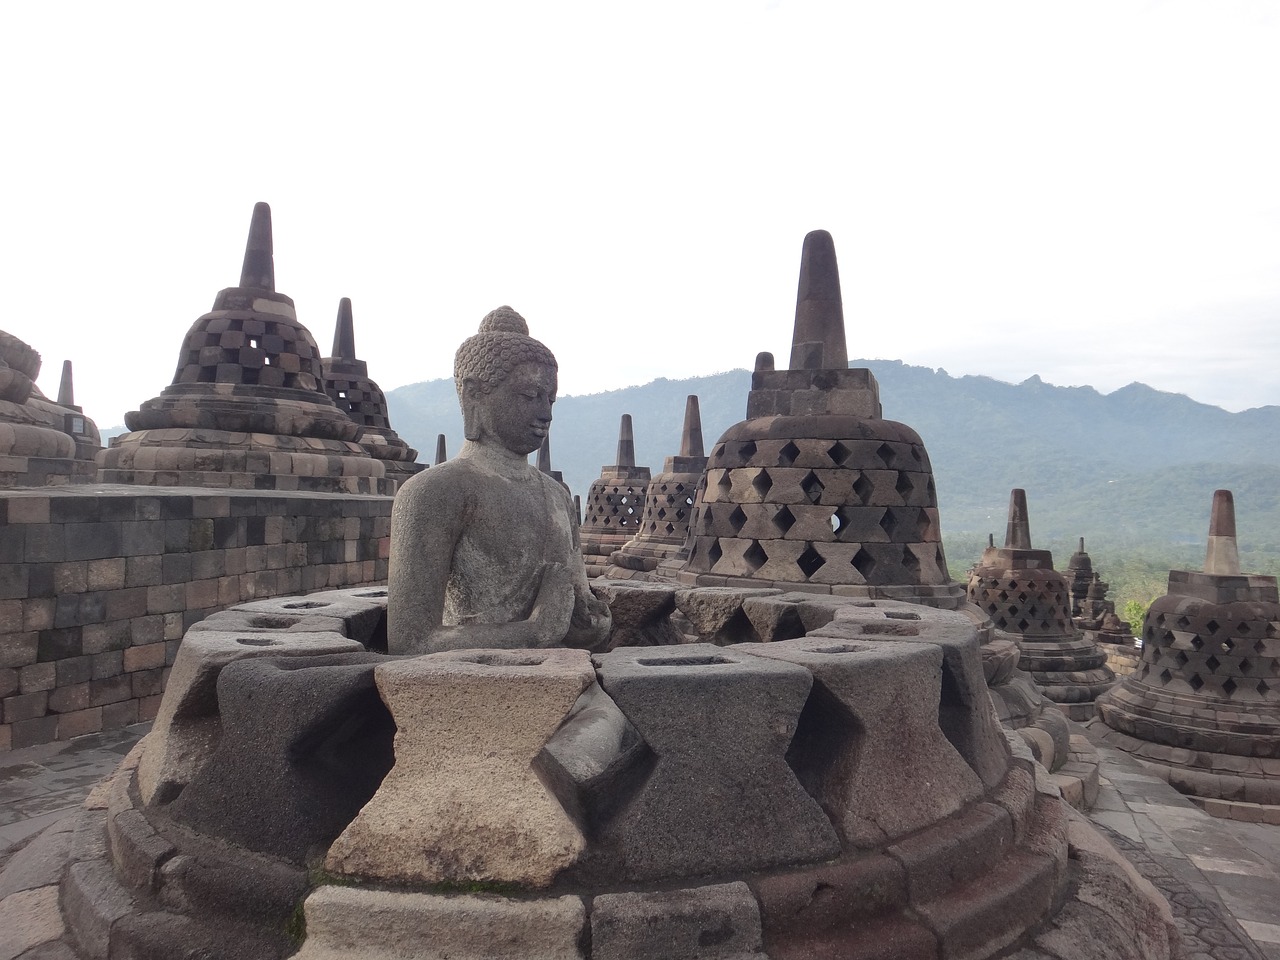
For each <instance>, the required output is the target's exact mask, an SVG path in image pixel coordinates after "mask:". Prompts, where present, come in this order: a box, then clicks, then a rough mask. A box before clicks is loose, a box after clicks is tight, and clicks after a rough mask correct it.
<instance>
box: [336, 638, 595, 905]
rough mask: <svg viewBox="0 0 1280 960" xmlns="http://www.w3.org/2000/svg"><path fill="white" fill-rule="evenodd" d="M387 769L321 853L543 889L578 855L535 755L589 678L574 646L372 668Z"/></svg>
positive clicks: (361, 872)
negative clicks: (386, 724)
mask: <svg viewBox="0 0 1280 960" xmlns="http://www.w3.org/2000/svg"><path fill="white" fill-rule="evenodd" d="M374 676H375V679H376V681H377V684H378V690H379V692H380V693H381V695H382V698H383V700H384V702H385V703H386V704H387V707H388V708H389V709H390V710H391V713H392V715H393V717H394V719H395V725H396V738H395V756H396V762H395V766H394V767H393V768H392V770H391V772H390V773H389V774H388V775H387V778H386V779H385V780H384V781H383V783H382V786H381V788H380V789H379V790H378V792H377V794H375V796H374V797H373V799H372V800H371V801H370V802H369V803H368V804H367V805H366V806H365V807H364V809H363V810H361V811H360V814H359V816H357V817H356V819H355V821H354V822H353V823H352V824H351V825H350V826H349V827H347V829H346V831H345V832H344V833H343V834H342V835H341V836H340V837H339V838H338V839H337V841H336V842H335V843H334V844H333V846H332V848H331V849H330V851H329V856H328V859H327V860H326V866H327V868H328V869H329V870H332V871H335V872H338V873H343V874H349V875H354V876H358V877H363V878H367V879H375V880H382V881H393V882H406V881H413V882H418V883H455V884H467V883H497V884H515V885H519V886H523V887H533V888H538V887H546V886H547V885H549V884H550V883H551V881H552V880H553V879H554V878H555V877H556V875H557V874H559V873H560V872H561V871H563V870H564V869H565V868H566V867H568V866H570V865H571V864H573V863H574V862H576V860H577V859H578V857H579V856H580V855H581V854H582V851H583V849H584V848H585V846H586V841H585V838H584V837H583V835H582V833H581V831H580V830H579V828H578V826H577V825H576V824H575V823H574V822H573V821H572V820H571V819H570V817H569V816H568V814H567V813H566V812H565V810H564V808H563V807H562V806H561V805H560V803H559V802H558V801H557V800H556V799H555V798H554V797H553V796H551V795H550V794H549V793H548V791H547V789H546V788H545V787H544V786H543V784H542V782H541V780H540V779H539V777H538V776H537V773H536V772H535V769H534V766H533V761H534V758H535V757H536V756H537V754H538V752H539V751H540V750H541V749H542V747H543V745H544V744H546V742H547V741H548V740H549V739H550V738H551V735H552V734H553V733H554V732H555V731H556V729H557V728H558V727H559V726H560V725H561V723H562V722H563V721H564V720H565V718H566V717H567V716H568V715H569V714H570V712H571V710H572V709H573V707H574V704H575V703H576V702H577V700H578V698H579V696H580V695H581V694H582V693H583V692H584V691H585V690H587V689H588V688H589V687H591V686H592V685H593V684H594V683H595V674H594V673H593V672H592V669H591V659H590V655H589V654H587V653H586V652H585V651H581V650H568V649H556V650H487V651H486V650H471V651H461V652H457V653H452V652H451V653H439V654H433V655H430V656H425V657H416V658H413V659H408V660H402V661H398V662H394V663H387V664H384V665H383V666H381V667H379V668H378V669H377V670H376V671H375V674H374Z"/></svg>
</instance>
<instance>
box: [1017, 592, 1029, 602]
mask: <svg viewBox="0 0 1280 960" xmlns="http://www.w3.org/2000/svg"><path fill="white" fill-rule="evenodd" d="M1027 598H1028V594H1027V591H1025V590H1023V591H1022V592H1021V593H1019V594H1018V602H1019V603H1026V602H1027Z"/></svg>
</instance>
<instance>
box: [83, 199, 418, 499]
mask: <svg viewBox="0 0 1280 960" xmlns="http://www.w3.org/2000/svg"><path fill="white" fill-rule="evenodd" d="M125 424H126V425H127V426H128V428H129V430H130V432H129V433H126V434H124V435H123V436H120V437H116V438H115V439H114V440H112V442H111V446H110V447H108V448H107V449H106V450H104V451H102V453H101V454H99V457H98V465H99V468H100V479H101V480H102V482H104V483H137V484H147V485H152V486H157V485H158V486H196V487H231V488H236V489H249V490H255V489H256V490H304V491H309V492H315V493H348V494H350V493H379V494H390V493H393V492H394V490H395V482H394V481H389V480H387V479H386V471H385V468H384V467H383V463H382V461H381V460H377V459H374V458H373V457H371V456H369V454H368V453H367V452H366V451H365V450H364V448H363V447H361V446H360V443H359V442H358V441H359V439H360V434H361V427H360V426H359V425H358V424H356V423H355V422H353V421H352V420H351V418H350V417H348V416H347V415H346V413H344V412H343V411H342V410H340V409H338V407H337V406H336V405H335V404H334V402H333V401H332V400H331V399H329V396H328V394H326V393H325V392H324V386H323V372H322V369H321V364H320V350H319V348H318V347H317V346H316V341H315V339H314V338H313V337H312V336H311V333H310V331H308V330H307V328H306V327H304V326H303V325H302V324H301V323H299V322H298V318H297V315H296V314H295V312H294V306H293V301H292V300H291V299H290V298H289V297H287V296H285V295H284V294H282V293H278V292H277V291H276V285H275V262H274V258H273V252H272V242H271V208H270V207H268V206H267V204H265V203H259V204H257V206H255V207H254V209H253V221H252V223H251V225H250V227H249V240H248V243H247V245H246V247H245V254H244V267H243V269H242V271H241V274H240V283H239V285H238V286H234V287H228V288H227V289H225V290H222V291H221V292H220V293H219V294H218V295H217V297H216V298H214V303H213V309H212V310H211V311H210V312H209V313H206V314H205V315H204V316H202V317H200V318H199V319H198V320H197V321H196V322H195V323H194V324H193V325H192V327H191V329H190V330H189V331H188V332H187V335H186V337H185V338H184V340H183V344H182V351H181V353H180V354H179V357H178V367H177V370H176V371H175V373H174V377H173V383H172V384H170V385H169V386H167V387H165V388H164V390H163V391H161V393H160V396H158V397H154V398H152V399H151V400H147V401H146V402H145V403H143V404H142V406H141V408H140V409H138V410H134V411H131V412H130V413H128V414H126V415H125Z"/></svg>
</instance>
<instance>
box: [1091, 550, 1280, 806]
mask: <svg viewBox="0 0 1280 960" xmlns="http://www.w3.org/2000/svg"><path fill="white" fill-rule="evenodd" d="M1142 641H1143V646H1142V661H1141V663H1140V664H1139V665H1138V668H1137V669H1136V670H1135V671H1134V672H1133V673H1132V674H1131V675H1130V676H1128V677H1126V678H1125V679H1124V680H1123V681H1121V683H1119V684H1117V685H1116V686H1115V687H1114V688H1113V689H1112V690H1111V691H1110V692H1109V693H1108V694H1107V695H1106V696H1104V697H1102V698H1101V699H1100V700H1099V703H1098V712H1099V716H1100V718H1101V721H1102V723H1104V724H1105V726H1101V725H1096V724H1095V729H1096V730H1099V731H1102V732H1103V733H1104V739H1105V741H1106V742H1108V743H1111V744H1113V745H1115V746H1118V747H1121V748H1122V749H1124V750H1127V751H1128V752H1130V753H1132V754H1134V755H1135V756H1136V757H1137V758H1138V759H1140V760H1142V761H1143V762H1144V763H1145V764H1146V765H1147V766H1148V767H1149V768H1151V769H1152V770H1153V771H1154V772H1155V773H1157V774H1158V775H1159V776H1161V777H1162V778H1165V779H1167V780H1168V781H1169V783H1170V784H1172V785H1173V786H1174V787H1176V788H1177V789H1178V790H1179V791H1181V792H1182V793H1185V794H1187V795H1188V796H1190V797H1191V798H1192V799H1193V800H1196V801H1197V802H1198V803H1200V804H1201V805H1202V806H1204V807H1205V809H1206V810H1207V811H1208V812H1210V813H1213V814H1215V815H1217V816H1223V815H1225V816H1228V817H1233V818H1239V819H1261V817H1260V812H1259V807H1272V808H1274V807H1277V806H1280V602H1277V591H1276V582H1275V579H1274V578H1272V577H1259V576H1248V575H1235V576H1231V575H1221V574H1208V573H1197V572H1193V571H1184V570H1171V571H1170V572H1169V592H1168V593H1167V594H1166V595H1165V596H1163V597H1159V598H1157V599H1156V601H1155V602H1154V603H1152V604H1151V607H1150V608H1149V609H1148V611H1147V615H1146V618H1145V619H1144V621H1143V627H1142ZM1210 800H1214V801H1220V802H1217V803H1208V802H1206V801H1210Z"/></svg>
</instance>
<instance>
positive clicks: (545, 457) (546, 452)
mask: <svg viewBox="0 0 1280 960" xmlns="http://www.w3.org/2000/svg"><path fill="white" fill-rule="evenodd" d="M538 469H539V470H540V471H542V472H543V473H545V474H547V475H548V476H550V475H551V437H550V435H548V436H545V437H543V438H542V446H540V447H539V448H538Z"/></svg>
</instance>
